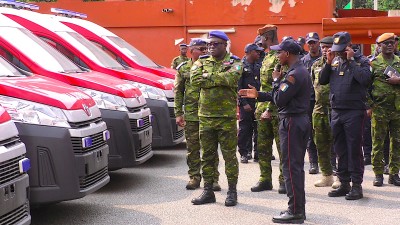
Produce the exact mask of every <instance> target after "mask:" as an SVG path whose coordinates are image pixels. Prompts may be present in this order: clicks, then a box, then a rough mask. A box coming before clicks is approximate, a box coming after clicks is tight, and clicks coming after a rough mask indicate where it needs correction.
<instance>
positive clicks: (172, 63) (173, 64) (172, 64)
mask: <svg viewBox="0 0 400 225" xmlns="http://www.w3.org/2000/svg"><path fill="white" fill-rule="evenodd" d="M171 69H175V58H174V59H173V60H172V62H171Z"/></svg>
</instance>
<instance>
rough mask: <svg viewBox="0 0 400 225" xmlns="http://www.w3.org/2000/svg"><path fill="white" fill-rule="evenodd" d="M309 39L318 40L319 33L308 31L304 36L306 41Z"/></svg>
mask: <svg viewBox="0 0 400 225" xmlns="http://www.w3.org/2000/svg"><path fill="white" fill-rule="evenodd" d="M309 41H319V35H318V33H317V32H310V33H308V34H307V36H306V43H308V42H309Z"/></svg>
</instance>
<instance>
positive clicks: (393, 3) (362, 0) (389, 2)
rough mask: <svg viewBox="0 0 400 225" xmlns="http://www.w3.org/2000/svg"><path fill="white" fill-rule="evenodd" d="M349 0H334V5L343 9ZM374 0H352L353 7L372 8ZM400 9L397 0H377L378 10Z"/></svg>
mask: <svg viewBox="0 0 400 225" xmlns="http://www.w3.org/2000/svg"><path fill="white" fill-rule="evenodd" d="M349 2H350V0H336V7H337V8H338V9H343V7H344V6H345V5H347V4H348V3H349ZM373 8H374V0H353V9H373ZM390 9H400V4H399V0H378V10H384V11H387V10H390Z"/></svg>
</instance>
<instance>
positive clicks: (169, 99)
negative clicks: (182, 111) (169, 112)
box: [167, 98, 175, 102]
mask: <svg viewBox="0 0 400 225" xmlns="http://www.w3.org/2000/svg"><path fill="white" fill-rule="evenodd" d="M167 100H168V101H169V102H174V100H175V99H174V98H167Z"/></svg>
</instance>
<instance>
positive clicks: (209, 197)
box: [192, 184, 216, 205]
mask: <svg viewBox="0 0 400 225" xmlns="http://www.w3.org/2000/svg"><path fill="white" fill-rule="evenodd" d="M214 202H216V200H215V195H214V192H213V190H212V184H207V185H204V191H203V193H201V195H200V196H199V197H197V198H194V199H192V203H193V205H203V204H207V203H214Z"/></svg>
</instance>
